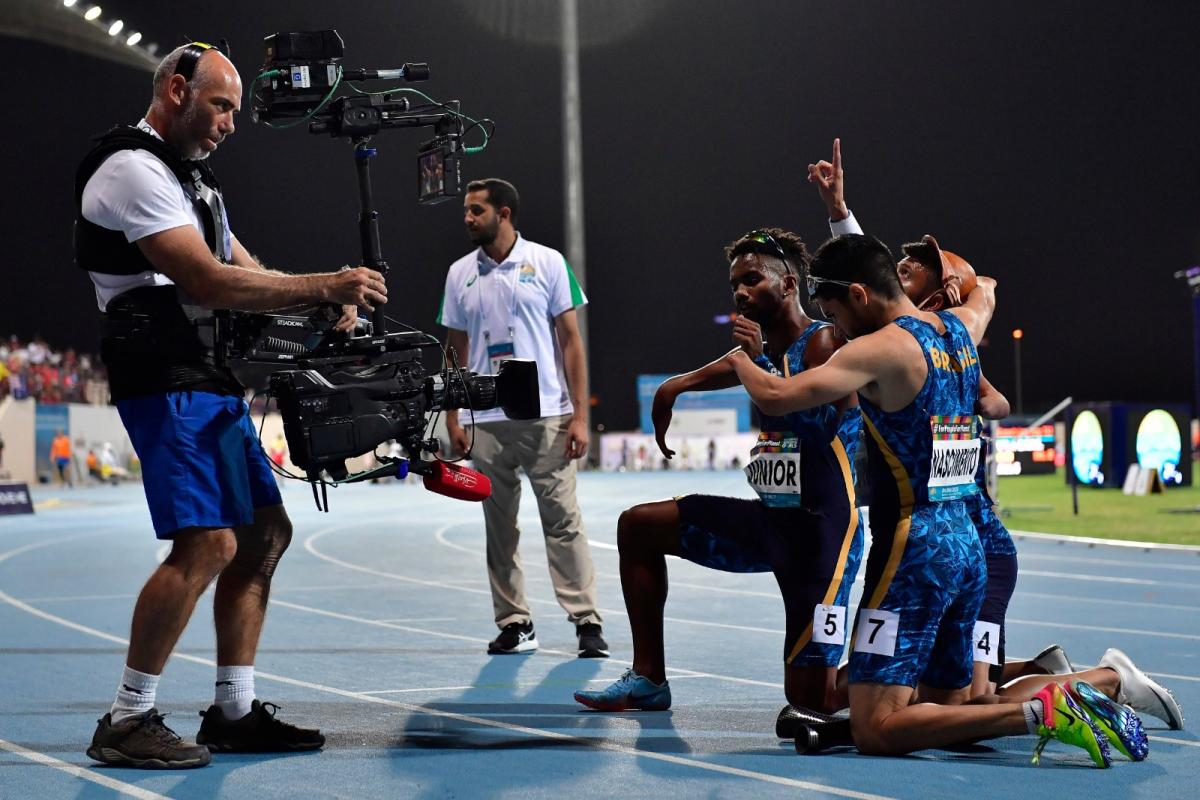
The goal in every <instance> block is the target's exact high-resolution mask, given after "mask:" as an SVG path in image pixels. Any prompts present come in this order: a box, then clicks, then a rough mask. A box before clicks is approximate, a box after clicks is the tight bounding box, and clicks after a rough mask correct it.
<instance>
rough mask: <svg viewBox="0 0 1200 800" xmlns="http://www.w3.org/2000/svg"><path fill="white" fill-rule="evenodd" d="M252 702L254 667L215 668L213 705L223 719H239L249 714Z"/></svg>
mask: <svg viewBox="0 0 1200 800" xmlns="http://www.w3.org/2000/svg"><path fill="white" fill-rule="evenodd" d="M253 700H254V666H253V665H251V666H249V667H217V688H216V695H215V697H214V699H213V704H214V705H216V707H217V708H219V709H221V712H222V713H223V714H224V715H225V719H230V720H233V719H241V718H242V717H244V716H246V715H247V714H249V713H250V703H251V702H252V701H253Z"/></svg>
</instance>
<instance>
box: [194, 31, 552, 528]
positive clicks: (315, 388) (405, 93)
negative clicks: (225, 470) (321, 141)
mask: <svg viewBox="0 0 1200 800" xmlns="http://www.w3.org/2000/svg"><path fill="white" fill-rule="evenodd" d="M265 44H266V59H265V62H264V64H263V68H262V71H261V72H260V74H259V75H258V76H257V77H256V78H255V81H254V85H253V87H252V89H251V108H252V117H253V119H254V121H255V122H261V123H264V124H266V125H269V126H271V127H273V128H290V127H295V126H297V125H300V124H303V123H308V129H309V132H310V133H314V134H328V135H330V136H333V137H345V138H349V139H350V140H351V142H352V143H353V144H354V156H355V168H356V170H357V173H358V187H359V201H360V204H361V211H360V214H359V220H358V225H359V237H360V241H361V244H362V261H361V262H360V263H361V264H362V265H363V266H365V267H369V268H371V269H374V270H376V271H378V272H380V273H382V274H383V275H384V276H385V277H386V276H387V272H388V265H387V262H386V261H384V259H383V254H382V252H381V248H380V239H379V227H378V219H379V212H378V211H376V210H375V208H374V207H373V203H372V197H371V176H370V162H371V159H373V158H374V156H375V154H376V151H375V148H374V147H373V146H371V139H372V137H374V136H375V135H377V134H379V133H381V132H383V131H386V130H392V129H400V128H432V129H433V133H434V137H433V139H431V140H429V141H426V142H425V143H423V144H422V145H421V146H420V147H419V149H418V156H417V164H418V175H417V180H418V201H419V202H421V203H425V204H428V203H436V202H440V201H442V200H447V199H450V198H452V197H455V196H457V195H459V194H461V191H462V176H461V169H460V165H461V156H463V155H466V154H470V153H473V152H478V151H479V150H482V149H483V148H484V147H485V146H486V145H487V141H488V138H489V137H490V135H491V133H492V130H493V125H492V123H491V121H490V120H480V121H477V120H474V119H471V118H469V117H467V116H465V115H463V114H462V112H461V111H460V110H459V104H458V101H449V102H445V103H442V102H438V101H436V100H434V99H433V98H431V97H429V96H428V95H426V94H424V93H422V92H418V91H417V90H415V89H410V88H404V87H401V88H395V89H389V90H386V91H381V92H364V91H362V90H360V89H358V88H357V87H355V86H354V84H355V83H356V82H362V81H375V80H403V81H419V80H425V79H427V78H428V77H429V67H428V66H427V65H425V64H405V65H404V66H402V67H399V68H396V69H378V70H367V69H346V68H345V67H343V65H342V55H343V49H344V48H343V44H342V39H341V37H340V36H338V34H337V32H336V31H332V30H328V31H314V32H298V33H276V34H273V35H271V36H268V37H266V40H265ZM343 85H345V86H347V87H349V88H350V89H351V90H352V91H353V92H354V93H355V94H354V95H349V96H343V97H335V95H336V94H337V91H338V89H339V88H340V87H342V86H343ZM413 98H417V99H418V100H419V101H420V102H414V101H413ZM475 128H479V129H480V132H481V133H482V136H483V144H482V145H480V146H478V147H465V146H463V144H462V140H463V137H464V136H466V135H467V134H468V133H470V132H471V131H472V130H473V129H475ZM339 313H340V312H339V311H338V310H331V309H320V308H319V309H316V310H314V311H313V312H311V313H307V314H292V315H279V314H245V313H238V312H229V313H223V314H220V315H218V316H217V320H216V327H215V333H214V340H215V341H214V343H215V348H214V349H215V352H216V354H217V359H218V361H219V362H220V363H222V364H225V365H226V366H228V367H229V368H230V369H232V370H233V372H234V374H235V375H237V376H238V378H239V380H241V381H242V383H243V384H244V385H246V386H248V387H251V388H255V389H259V390H264V389H266V390H268V391H269V393H270V395H271V396H273V397H275V398H276V401H277V403H278V406H279V410H280V413H281V414H282V416H283V428H284V434H285V435H286V437H287V441H288V447H289V449H290V450H291V458H292V463H294V464H295V465H296V466H298V467H299V468H300V469H302V470H304V472H305V479H306V480H307V481H308V482H309V483H311V484H312V485H313V492H314V495H315V494H316V492H317V487H318V486H320V487H321V489H322V492H323V491H324V488H325V487H326V486H327V485H330V484H339V483H352V482H355V481H361V480H366V479H368V478H373V477H378V476H381V475H391V476H396V477H404V476H405V475H406V474H407V473H408V472H414V473H417V474H420V475H423V476H424V478H425V486H426V488H428V489H430V490H432V491H436V492H439V493H441V494H446V495H449V496H451V497H457V498H460V499H466V500H483V499H485V498H486V497H487V496H488V494H489V492H490V488H489V486H488V483H487V478H485V477H484V476H482V475H480V474H478V473H474V472H472V471H471V470H468V469H466V468H464V467H461V466H458V465H455V464H451V463H448V462H446V461H443V460H441V459H438V458H437V457H436V453H437V450H438V443H437V440H436V439H434V438H430V429H431V427H432V421H433V415H434V414H436V413H438V412H440V411H441V410H443V409H449V408H457V409H469V410H484V409H489V408H497V407H499V408H503V409H504V411H505V413H506V414H507V415H508V416H509V417H510V418H512V419H532V418H536V417H538V416H540V412H541V408H540V392H539V389H538V374H537V365H536V364H535V363H534V362H532V361H522V360H520V359H512V360H509V361H505V362H503V363H502V364H501V365H500V369H499V371H498V374H496V375H495V376H490V375H476V374H475V373H472V372H467V371H465V370H461V369H459V368H457V367H453V366H450V365H451V364H453V360H452V359H446V358H442V356H443V355H444V354H443V353H442V352H441V347H442V346H441V343H440V342H439V341H438V340H437V339H435V338H434V337H433V336H430V335H429V334H427V333H422V332H421V331H417V330H412V329H409V330H406V331H398V332H394V333H389V332H388V330H387V320H388V318H387V317H386V316H384V308H383V306H382V305H379V306H376V308H375V313H374V316H373V317H372V319H371V321H370V323H366V322H365V321H360V325H359V327H358V329H357V330H356V331H355V332H354V333H353V334H350V335H346V334H341V333H337V332H335V331H334V330H333V324H334V322H335V321H336V320H337V317H338V315H339ZM434 347H436V348H437V349H438V350H439V354H438V355H439V363H438V365H437V366H434V367H429V366H426V365H425V364H424V363H423V362H422V352H423V351H424V350H425V349H426V348H434ZM391 440H395V441H396V442H398V443H399V444H400V445H401V447H402V448H403V449H404V453H405V455H406V456H407V458H402V459H393V458H388V457H381V456H377V459H378V461H379V462H380V466H378V467H375V468H373V469H369V470H366V471H364V472H360V473H357V474H353V475H351V474H350V473H349V471H348V470H347V468H346V463H345V462H346V459H348V458H353V457H355V456H359V455H362V454H364V453H368V452H371V451H373V450H375V449H376V448H377V447H378V446H379V445H381V444H383V443H385V442H388V441H391ZM426 455H433V456H434V457H433V458H425V457H424V456H426ZM293 477H300V476H293ZM324 500H325V498H324V497H319V498H318V500H317V502H318V506H321V505H324V507H325V508H326V509H328V502H323V501H324Z"/></svg>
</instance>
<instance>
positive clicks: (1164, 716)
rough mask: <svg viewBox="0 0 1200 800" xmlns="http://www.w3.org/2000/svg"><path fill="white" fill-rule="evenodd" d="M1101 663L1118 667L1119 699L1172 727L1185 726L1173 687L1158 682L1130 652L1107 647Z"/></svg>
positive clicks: (1179, 729)
mask: <svg viewBox="0 0 1200 800" xmlns="http://www.w3.org/2000/svg"><path fill="white" fill-rule="evenodd" d="M1100 666H1101V667H1108V668H1109V669H1112V670H1116V673H1117V676H1118V677H1119V678H1120V679H1121V688H1119V689H1118V690H1117V702H1118V703H1124V704H1125V705H1127V706H1129V707H1130V708H1132V709H1133V710H1134V711H1137V712H1138V713H1141V714H1149V715H1150V716H1152V717H1158V718H1159V719H1161V720H1162V721H1163V722H1165V723H1167V727H1169V728H1170V729H1171V730H1173V731H1181V730H1183V709H1182V708H1180V707H1179V701H1178V700H1176V699H1175V695H1173V694H1171V690H1170V689H1168V688H1166V687H1165V686H1162V685H1160V684H1158V683H1156V682H1155V681H1154V680H1152V679H1151V678H1150V676H1148V675H1147V674H1146V673H1144V672H1142V671H1141V670H1140V669H1138V668H1137V666H1136V665H1135V664H1134V663H1133V661H1132V660H1130V658H1129V656H1127V655H1125V654H1124V653H1122V652H1121V651H1120V650H1118V649H1117V648H1115V647H1110V648H1108V649H1107V650H1105V651H1104V656H1103V657H1101V659H1100Z"/></svg>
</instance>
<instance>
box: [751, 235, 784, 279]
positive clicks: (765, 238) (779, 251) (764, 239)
mask: <svg viewBox="0 0 1200 800" xmlns="http://www.w3.org/2000/svg"><path fill="white" fill-rule="evenodd" d="M742 238H743V239H746V240H748V241H751V242H758V243H759V244H765V245H767V246H769V247H771V248H772V249H774V250H775V255H777V256H779V260H780V261H782V262H783V268H784V270H785V271H786V272H788V273H792V272H793V270H792V265H791V262H789V261H788V257H787V254H786V253H784V252H783V247H781V246H780V244H779V242H778V241H776V240H775V237H774V236H772V235H771V233H770V231H765V230H763V229H762V228H758V229H757V230H753V231H750V232H749V233H747V234H746V235H745V236H743V237H742Z"/></svg>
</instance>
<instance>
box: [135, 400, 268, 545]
mask: <svg viewBox="0 0 1200 800" xmlns="http://www.w3.org/2000/svg"><path fill="white" fill-rule="evenodd" d="M117 411H118V412H120V414H121V421H122V422H123V423H125V430H126V431H128V432H129V438H130V440H131V441H132V442H133V449H134V450H135V451H137V454H138V458H139V459H140V460H141V462H142V483H143V485H144V487H145V490H146V501H147V502H148V503H149V505H150V518H151V520H153V522H154V533H155V534H156V535H157V536H158V538H159V539H170V538H172V537H173V536H174V535H175V534H176V533H177V532H179V531H180V530H181V529H183V528H233V527H236V526H238V525H248V524H250V523H251V522H253V521H254V509H256V508H263V507H266V506H277V505H280V504H281V503H282V502H283V499H282V498H281V497H280V496H279V487H278V486H276V484H275V476H274V475H273V474H272V472H271V467H270V464H269V463H268V462H267V457H266V456H265V455H264V454H263V451H262V446H261V444H260V443H259V440H258V432H257V431H256V430H255V429H254V424H253V423H252V422H251V421H250V412H249V410H248V409H247V407H246V403H245V401H244V400H242V398H240V397H230V396H226V395H219V394H211V393H209V392H167V393H165V394H156V395H149V396H146V397H134V398H130V399H128V400H120V401H118V402H117Z"/></svg>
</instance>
